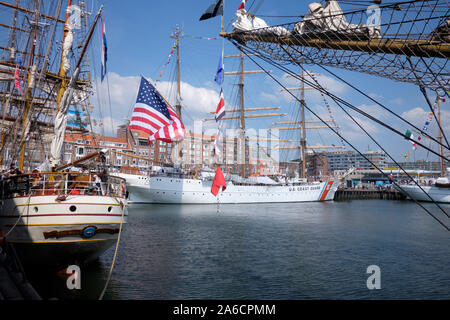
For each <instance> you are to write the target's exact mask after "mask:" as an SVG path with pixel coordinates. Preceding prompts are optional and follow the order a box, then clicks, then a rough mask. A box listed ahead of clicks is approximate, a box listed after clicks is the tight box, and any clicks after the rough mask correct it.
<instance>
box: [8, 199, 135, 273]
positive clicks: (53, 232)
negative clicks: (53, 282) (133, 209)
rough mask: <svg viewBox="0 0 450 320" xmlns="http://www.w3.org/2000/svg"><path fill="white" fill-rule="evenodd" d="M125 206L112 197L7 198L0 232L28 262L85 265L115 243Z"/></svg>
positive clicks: (125, 213)
mask: <svg viewBox="0 0 450 320" xmlns="http://www.w3.org/2000/svg"><path fill="white" fill-rule="evenodd" d="M126 205H127V204H126V200H125V199H124V198H120V197H112V196H95V195H94V196H92V195H69V196H68V197H67V199H65V200H64V201H60V202H58V201H56V196H55V195H46V196H31V197H27V196H22V197H13V198H9V199H4V200H3V206H2V210H1V213H0V231H1V233H2V234H3V236H6V239H7V241H8V242H9V243H11V244H13V245H14V247H15V248H16V250H17V253H18V255H19V257H20V259H21V261H22V263H24V264H26V265H46V266H67V265H69V264H81V265H83V264H87V263H89V262H92V261H93V260H96V259H97V258H98V257H99V256H100V255H101V254H102V253H103V252H104V251H105V250H107V249H108V248H109V247H111V246H112V245H113V244H115V242H116V241H117V237H118V234H119V230H120V225H121V223H122V225H124V224H126V221H127V215H128V214H127V206H126ZM122 218H123V220H122Z"/></svg>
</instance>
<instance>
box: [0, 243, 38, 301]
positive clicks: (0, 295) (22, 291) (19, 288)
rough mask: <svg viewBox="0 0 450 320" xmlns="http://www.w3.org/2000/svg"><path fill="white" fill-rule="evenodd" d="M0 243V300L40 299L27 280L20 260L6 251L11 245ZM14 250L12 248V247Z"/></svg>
mask: <svg viewBox="0 0 450 320" xmlns="http://www.w3.org/2000/svg"><path fill="white" fill-rule="evenodd" d="M5 247H8V245H7V244H5V243H4V242H3V244H2V245H0V300H42V298H41V297H40V295H39V294H38V293H37V292H36V290H35V289H34V288H33V287H32V286H31V284H30V283H29V282H28V280H27V278H26V276H25V273H24V271H23V269H22V267H21V265H20V262H18V260H17V259H16V258H14V257H13V256H12V255H11V254H8V253H7V252H6V251H10V250H9V249H11V247H9V248H5ZM12 250H14V248H12Z"/></svg>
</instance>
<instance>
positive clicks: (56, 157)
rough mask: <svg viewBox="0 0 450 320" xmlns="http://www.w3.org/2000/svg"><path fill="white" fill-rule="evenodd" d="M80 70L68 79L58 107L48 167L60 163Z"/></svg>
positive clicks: (76, 70)
mask: <svg viewBox="0 0 450 320" xmlns="http://www.w3.org/2000/svg"><path fill="white" fill-rule="evenodd" d="M79 73H80V70H79V69H78V68H77V69H75V72H74V73H73V75H72V78H71V79H70V83H69V86H68V88H67V90H66V91H65V92H64V95H63V97H62V99H61V105H60V106H59V110H58V112H57V114H56V117H55V127H54V133H55V136H54V138H53V140H52V144H51V146H50V166H51V167H55V166H57V165H59V164H60V162H61V151H62V147H63V144H64V136H65V134H66V126H67V111H68V110H69V106H70V103H71V102H72V98H73V93H74V85H75V82H76V79H77V78H78V74H79Z"/></svg>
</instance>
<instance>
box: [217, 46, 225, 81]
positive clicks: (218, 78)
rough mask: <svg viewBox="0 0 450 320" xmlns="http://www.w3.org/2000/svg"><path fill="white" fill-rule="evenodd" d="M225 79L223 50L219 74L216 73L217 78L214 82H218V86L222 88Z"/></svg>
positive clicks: (218, 69)
mask: <svg viewBox="0 0 450 320" xmlns="http://www.w3.org/2000/svg"><path fill="white" fill-rule="evenodd" d="M224 77H225V67H224V65H223V49H222V53H221V54H220V59H219V65H218V67H217V72H216V76H215V77H214V81H215V82H217V84H218V85H219V86H222V84H223V79H224Z"/></svg>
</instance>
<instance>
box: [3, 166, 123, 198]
mask: <svg viewBox="0 0 450 320" xmlns="http://www.w3.org/2000/svg"><path fill="white" fill-rule="evenodd" d="M95 174H96V173H79V172H39V173H26V174H20V175H12V176H8V177H2V180H1V181H0V196H1V198H2V199H7V198H13V197H21V196H48V195H55V196H59V197H65V196H68V195H89V196H98V195H101V196H111V197H119V198H125V197H126V194H127V190H126V183H125V182H126V181H125V179H123V178H120V177H116V176H110V175H107V176H106V181H105V182H100V183H98V182H96V181H95V179H94V175H95Z"/></svg>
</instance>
